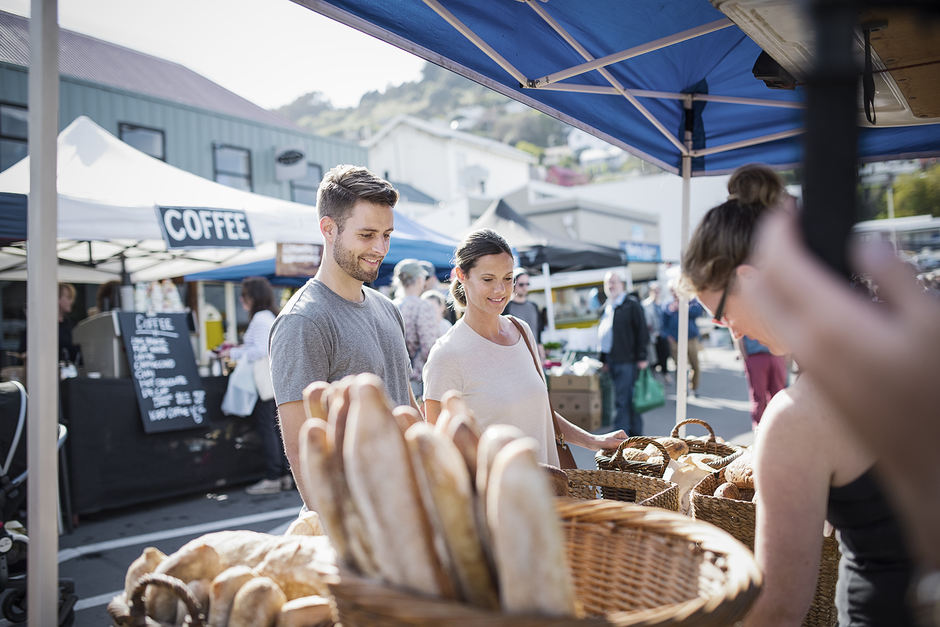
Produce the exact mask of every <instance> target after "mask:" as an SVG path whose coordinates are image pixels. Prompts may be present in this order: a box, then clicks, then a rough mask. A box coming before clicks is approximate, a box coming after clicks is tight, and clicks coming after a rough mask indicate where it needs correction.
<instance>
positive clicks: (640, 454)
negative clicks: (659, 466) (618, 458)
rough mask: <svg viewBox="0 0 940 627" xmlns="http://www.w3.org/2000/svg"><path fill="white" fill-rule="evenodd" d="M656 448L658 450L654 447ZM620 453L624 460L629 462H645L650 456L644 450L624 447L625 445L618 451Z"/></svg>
mask: <svg viewBox="0 0 940 627" xmlns="http://www.w3.org/2000/svg"><path fill="white" fill-rule="evenodd" d="M653 448H655V447H653ZM656 450H657V451H658V450H659V449H656ZM620 454H621V455H622V456H623V458H624V459H625V460H627V461H631V462H645V461H647V460H649V458H650V456H649V455H647V454H646V453H645V452H644V451H641V450H640V449H638V448H626V447H625V448H624V449H623V450H622V451H621V452H620ZM660 457H662V455H660Z"/></svg>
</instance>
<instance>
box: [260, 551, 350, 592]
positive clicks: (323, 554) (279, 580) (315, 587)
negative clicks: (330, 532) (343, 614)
mask: <svg viewBox="0 0 940 627" xmlns="http://www.w3.org/2000/svg"><path fill="white" fill-rule="evenodd" d="M274 537H275V538H277V542H276V544H274V545H273V546H272V547H271V548H270V549H269V550H268V551H267V552H266V553H265V554H264V559H263V560H262V561H261V562H260V563H258V564H257V565H256V566H254V569H255V572H257V573H258V574H259V575H261V576H262V577H270V578H271V580H273V581H274V582H275V583H276V584H277V585H278V587H279V588H280V589H281V591H283V593H284V595H285V596H286V597H287V598H288V599H299V598H300V597H306V596H310V595H312V594H316V595H320V596H325V595H329V589H328V588H327V586H326V584H325V583H324V582H323V579H322V578H321V577H320V574H319V573H320V571H321V570H322V569H321V568H320V567H319V565H320V563H321V562H326V563H330V562H331V561H332V558H331V556H330V545H329V540H328V539H327V538H326V537H324V536H274Z"/></svg>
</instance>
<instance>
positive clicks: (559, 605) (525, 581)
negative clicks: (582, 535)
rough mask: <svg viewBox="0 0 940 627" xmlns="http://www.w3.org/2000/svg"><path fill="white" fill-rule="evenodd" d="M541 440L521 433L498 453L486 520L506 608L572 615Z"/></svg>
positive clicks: (573, 606) (569, 587)
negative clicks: (542, 463) (538, 458)
mask: <svg viewBox="0 0 940 627" xmlns="http://www.w3.org/2000/svg"><path fill="white" fill-rule="evenodd" d="M537 447H538V444H537V443H536V442H535V440H533V439H532V438H521V439H519V440H516V441H514V442H510V443H509V444H507V445H506V446H504V447H503V448H502V449H501V450H500V451H499V453H497V455H496V460H495V461H494V462H493V467H492V473H491V476H490V478H489V481H488V486H487V505H486V512H487V520H488V522H489V529H490V537H491V538H492V541H493V553H494V556H495V559H496V564H497V568H498V571H499V596H500V604H501V607H502V610H503V611H504V612H506V613H510V614H514V613H518V614H534V615H543V616H558V617H574V616H575V615H576V613H577V611H576V604H575V596H574V586H573V584H572V582H571V577H570V574H569V572H568V565H567V560H566V557H565V543H564V536H563V535H562V530H561V524H560V523H559V520H558V515H557V513H556V512H555V507H554V503H553V497H552V493H551V489H550V488H549V485H548V478H547V476H546V474H545V471H543V470H542V469H541V468H539V466H538V462H537V461H536V450H537Z"/></svg>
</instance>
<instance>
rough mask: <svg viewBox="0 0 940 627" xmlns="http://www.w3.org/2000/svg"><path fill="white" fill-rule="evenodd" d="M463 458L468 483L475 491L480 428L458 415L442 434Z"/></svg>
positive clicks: (472, 420) (463, 416)
mask: <svg viewBox="0 0 940 627" xmlns="http://www.w3.org/2000/svg"><path fill="white" fill-rule="evenodd" d="M444 435H446V436H447V437H448V438H450V440H451V442H453V443H454V445H455V446H456V447H457V450H458V451H460V454H461V455H462V456H463V459H464V463H465V464H466V465H467V470H468V471H469V472H470V481H471V483H472V484H473V490H474V492H475V491H476V476H477V452H478V449H479V446H480V436H481V435H482V434H481V433H480V427H479V426H478V425H477V423H476V420H474V419H473V418H471V417H470V416H468V415H467V414H458V415H456V416H454V417H453V419H451V421H450V422H449V423H448V424H447V429H446V431H445V432H444Z"/></svg>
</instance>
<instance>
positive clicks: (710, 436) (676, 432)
mask: <svg viewBox="0 0 940 627" xmlns="http://www.w3.org/2000/svg"><path fill="white" fill-rule="evenodd" d="M690 424H695V425H702V426H703V427H705V428H706V429H708V441H709V442H715V441H716V440H715V430H714V429H712V426H711V425H710V424H708V423H707V422H705V421H704V420H699V419H698V418H688V419H686V420H683V421H682V422H680V423H679V424H677V425H676V426H675V427H673V429H672V433H671V434H670V436H669V437H672V438H678V437H679V427H681V426H683V425H690Z"/></svg>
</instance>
